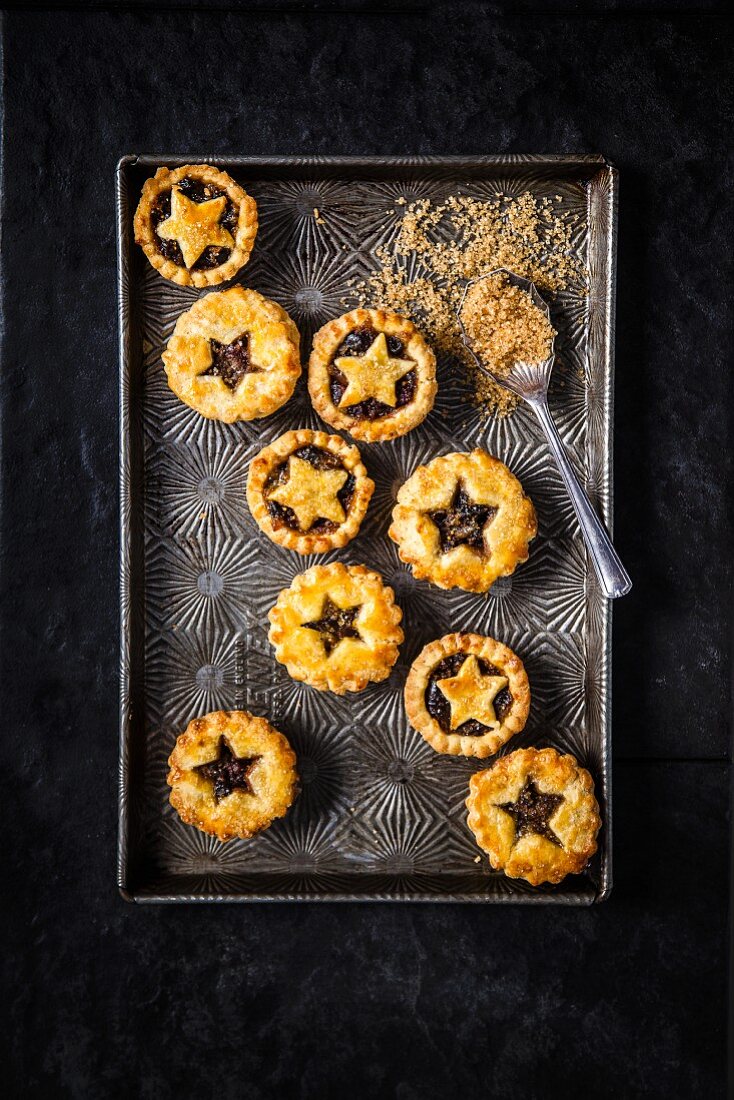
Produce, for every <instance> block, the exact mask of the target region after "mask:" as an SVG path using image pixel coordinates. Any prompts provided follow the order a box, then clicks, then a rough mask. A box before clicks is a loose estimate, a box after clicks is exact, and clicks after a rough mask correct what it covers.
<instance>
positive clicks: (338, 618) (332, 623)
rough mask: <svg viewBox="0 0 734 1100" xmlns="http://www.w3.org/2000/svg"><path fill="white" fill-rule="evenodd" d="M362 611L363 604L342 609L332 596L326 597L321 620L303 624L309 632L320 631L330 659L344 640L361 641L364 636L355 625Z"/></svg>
mask: <svg viewBox="0 0 734 1100" xmlns="http://www.w3.org/2000/svg"><path fill="white" fill-rule="evenodd" d="M361 610H362V605H361V604H357V606H356V607H346V608H341V607H338V606H337V604H335V603H334V601H333V600H332V598H331V596H325V597H324V602H323V604H322V605H321V618H320V619H315V620H314V621H313V622H311V623H302V626H303V627H304V628H305V629H307V630H318V632H319V634H320V635H321V641H322V642H323V643H324V649H325V650H326V656H327V657H328V656H330V654H331V652H332V650H334V649H336V647H337V646H338V645H339V642H341V641H342V640H343V639H344V638H358V639H360V640H361V638H362V635H361V634H360V633H359V630H357V628H356V626H355V625H354V623H355V621H356V619H357V616H358V615H359V613H360V611H361Z"/></svg>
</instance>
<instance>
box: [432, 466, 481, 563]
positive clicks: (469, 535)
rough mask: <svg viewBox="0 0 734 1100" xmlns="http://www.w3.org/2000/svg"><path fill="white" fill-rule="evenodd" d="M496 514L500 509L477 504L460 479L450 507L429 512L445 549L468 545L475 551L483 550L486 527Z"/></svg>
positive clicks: (442, 547) (445, 551)
mask: <svg viewBox="0 0 734 1100" xmlns="http://www.w3.org/2000/svg"><path fill="white" fill-rule="evenodd" d="M496 515H497V509H496V508H492V507H490V505H488V504H475V503H474V501H473V500H472V499H471V497H470V496H469V494H468V493H467V491H466V489H465V488H464V486H463V485H462V484H461V482H459V483H458V484H457V486H456V490H455V492H454V495H453V497H452V499H451V503H450V505H449V506H448V508H441V509H439V510H438V511H435V512H428V516H429V518H430V519H431V520H433V522H434V523H435V524H436V527H438V533H439V538H440V541H441V550H442V552H443V553H444V554H445V553H448V551H449V550H454V549H456V547H457V546H468V547H470V549H472V550H478V551H479V552H480V553H482V552H483V551H484V528H485V527H486V526H487V524H488V523H489V522H491V521H492V520H493V519H494V517H495V516H496Z"/></svg>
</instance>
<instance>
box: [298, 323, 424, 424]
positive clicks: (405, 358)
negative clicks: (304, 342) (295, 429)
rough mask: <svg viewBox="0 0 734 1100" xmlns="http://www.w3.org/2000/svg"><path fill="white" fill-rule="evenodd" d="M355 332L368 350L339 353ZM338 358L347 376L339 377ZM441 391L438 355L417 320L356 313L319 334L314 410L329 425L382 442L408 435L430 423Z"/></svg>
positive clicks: (311, 375) (313, 366)
mask: <svg viewBox="0 0 734 1100" xmlns="http://www.w3.org/2000/svg"><path fill="white" fill-rule="evenodd" d="M355 333H356V336H355V335H352V336H351V339H352V340H355V339H356V340H357V343H358V344H359V342H360V340H361V343H362V344H363V345H364V346H363V347H360V346H357V347H355V349H354V350H352V351H349V352H348V353H347V354H344V355H337V352H339V349H340V348H341V345H342V344H343V343H344V341H345V340H346V339H347V337H350V334H355ZM388 338H389V340H388ZM395 341H399V346H398V350H397V351H396V352H393V351H392V350H391V347H390V345H393V344H394V342H395ZM336 359H339V360H340V363H341V367H343V368H344V371H346V370H349V374H348V375H347V374H345V373H344V372H342V373H341V374H337V378H336V379H335V377H334V373H335V371H338V370H339V369H340V368H338V367H337V366H336V362H335V360H336ZM347 364H351V366H347ZM400 364H402V365H400ZM409 364H410V365H409ZM403 379H404V380H405V381H404V382H403V381H402V380H403ZM335 387H336V388H335ZM436 389H437V385H436V357H435V355H434V354H433V352H432V351H431V349H430V348H429V346H428V344H427V343H426V342H425V340H424V339H423V337H422V336H421V334H420V333H419V332H418V330H417V328H416V327H415V325H414V324H413V322H412V321H409V320H408V319H407V318H405V317H401V316H399V314H397V313H390V312H388V311H386V310H384V309H354V310H352V311H351V313H345V314H344V315H343V316H341V317H337V318H336V319H335V320H333V321H329V323H328V324H326V325H324V326H323V328H321V329H319V331H318V332H317V333H316V335H315V336H314V341H313V350H312V352H311V358H310V360H309V365H308V390H309V393H310V394H311V401H312V403H313V407H314V408H315V409H316V412H317V413H318V414H319V416H321V417H322V418H323V419H324V420H325V421H326V423H327V424H331V426H332V427H333V428H338V429H340V430H344V431H348V432H349V433H350V434H351V435H352V436H354V438H355V439H361V440H364V441H365V442H367V443H379V442H381V441H382V440H385V439H395V438H396V437H397V436H399V435H405V433H406V432H409V431H410V430H411V428H415V427H416V425H417V424H420V423H421V421H423V420H425V418H426V416H427V415H428V413H429V412H430V411H431V409H432V408H433V402H434V399H435V396H436ZM350 393H351V394H352V395H353V398H354V400H353V401H350V398H349V395H350ZM370 402H371V404H370ZM372 417H374V418H372Z"/></svg>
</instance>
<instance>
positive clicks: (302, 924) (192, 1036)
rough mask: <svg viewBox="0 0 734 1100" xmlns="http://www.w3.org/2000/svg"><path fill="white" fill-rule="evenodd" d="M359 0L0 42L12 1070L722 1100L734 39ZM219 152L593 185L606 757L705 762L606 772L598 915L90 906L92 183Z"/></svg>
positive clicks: (688, 24) (106, 281)
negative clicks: (488, 165) (426, 164)
mask: <svg viewBox="0 0 734 1100" xmlns="http://www.w3.org/2000/svg"><path fill="white" fill-rule="evenodd" d="M258 6H259V7H261V8H262V5H258ZM272 6H273V7H275V6H276V5H272ZM330 6H331V7H333V6H334V5H330ZM308 7H309V8H310V9H313V8H314V5H308ZM359 7H361V8H364V9H365V13H364V14H362V15H351V16H349V17H346V16H344V15H340V14H338V13H336V12H332V13H327V14H324V13H320V12H318V11H314V10H309V11H304V12H300V13H299V12H289V13H278V12H277V11H270V12H262V13H261V14H252V13H250V14H248V13H246V12H245V11H239V12H237V13H235V14H227V13H226V12H224V11H221V10H217V9H216V8H211V9H209V10H206V11H200V12H193V11H190V12H181V11H179V12H166V13H164V14H156V13H151V12H145V11H140V10H138V11H136V12H132V13H131V12H128V13H124V14H114V13H109V12H108V13H104V12H95V13H79V12H76V13H74V14H73V15H64V14H63V13H56V14H49V13H41V12H39V13H33V14H22V13H19V12H16V13H12V12H11V13H10V14H8V15H6V17H5V22H4V58H5V79H4V92H5V138H4V147H3V148H4V174H3V188H4V195H3V215H4V219H3V220H4V228H3V234H4V236H3V276H4V282H5V288H4V296H3V307H4V320H5V342H4V355H3V377H2V386H3V393H2V419H3V424H2V428H3V443H2V446H3V496H2V506H3V527H2V584H3V617H4V624H3V625H4V630H3V639H2V640H3V653H2V658H3V663H2V669H1V670H0V671H1V676H2V679H1V682H2V690H3V695H4V698H3V702H4V714H5V715H6V726H5V731H4V735H3V738H2V741H1V742H0V743H1V744H2V754H3V790H4V799H3V807H4V809H5V811H6V813H5V818H6V825H5V839H6V844H5V846H4V852H3V857H4V861H5V862H6V863H7V864H8V867H9V874H10V878H9V880H8V881H9V882H10V884H11V890H10V891H9V893H10V896H11V898H12V900H13V905H12V914H13V915H12V919H11V921H10V922H9V924H8V932H9V939H8V940H7V941H6V944H5V951H4V961H3V966H4V968H5V971H6V975H5V977H6V982H7V987H6V988H7V990H8V991H9V992H6V993H5V1000H6V1004H8V1005H9V1006H10V1007H11V1014H10V1024H9V1026H8V1027H6V1029H5V1031H4V1045H7V1046H8V1047H9V1048H10V1049H9V1051H8V1055H7V1057H9V1061H6V1060H4V1073H3V1076H4V1077H7V1074H8V1072H9V1073H10V1077H11V1082H12V1084H13V1086H14V1091H13V1094H14V1095H48V1094H49V1093H50V1092H53V1093H54V1094H55V1095H63V1096H66V1095H68V1096H74V1097H76V1096H79V1097H89V1096H108V1095H110V1096H113V1095H120V1094H121V1092H123V1093H124V1091H125V1088H124V1085H125V1082H127V1083H128V1086H129V1087H131V1088H132V1092H133V1093H134V1094H140V1095H142V1096H153V1095H155V1096H158V1097H165V1096H168V1095H174V1093H176V1094H178V1095H193V1094H195V1093H196V1092H197V1089H199V1090H200V1093H199V1094H203V1095H213V1094H214V1093H218V1094H220V1095H225V1096H229V1095H231V1096H248V1097H249V1096H252V1097H270V1096H287V1095H295V1096H304V1097H312V1096H319V1097H321V1096H341V1095H344V1094H345V1093H346V1094H349V1095H355V1096H362V1095H364V1096H368V1095H370V1096H371V1095H386V1096H390V1095H396V1096H400V1097H401V1098H406V1100H408V1098H411V1100H412V1098H413V1097H415V1098H418V1097H420V1098H423V1097H431V1096H434V1095H435V1096H439V1095H441V1096H452V1097H453V1096H466V1097H474V1096H477V1097H478V1096H485V1095H496V1096H505V1095H510V1094H511V1093H512V1092H513V1091H514V1094H515V1095H521V1096H528V1097H532V1096H548V1095H555V1094H557V1093H558V1092H559V1091H560V1089H561V1086H562V1085H563V1086H565V1087H566V1093H567V1094H568V1095H578V1094H579V1093H580V1092H582V1091H583V1090H584V1089H585V1088H587V1087H591V1088H593V1091H594V1092H595V1093H596V1094H598V1095H609V1096H618V1095H635V1096H637V1095H640V1096H642V1095H645V1096H670V1095H673V1096H676V1097H678V1096H681V1097H688V1096H692V1097H697V1096H707V1097H709V1096H719V1095H721V1096H723V1095H724V1083H723V1082H724V1077H723V1063H724V1032H723V1028H724V1024H723V1008H724V987H725V981H724V978H725V973H724V969H725V961H724V959H725V951H724V930H725V924H726V903H727V890H726V872H727V836H726V830H725V823H724V818H725V812H726V801H727V790H728V772H727V766H726V765H725V764H723V763H717V761H721V760H724V759H727V758H728V755H729V741H728V723H729V708H730V698H729V658H730V653H729V644H730V627H729V618H730V591H729V586H730V565H729V548H730V543H731V534H732V532H731V521H730V517H729V515H728V514H727V503H728V501H727V497H726V487H727V481H728V480H729V478H730V474H731V460H730V457H729V455H728V448H729V446H730V441H731V440H730V436H731V432H730V424H731V415H730V414H731V408H732V401H731V382H730V377H731V373H730V365H729V356H730V348H731V338H732V324H731V319H732V315H731V304H730V302H729V301H728V286H727V280H729V281H730V278H731V261H730V252H731V250H730V248H729V247H728V246H726V247H722V245H723V244H724V242H725V241H726V239H727V234H728V233H729V230H730V226H731V199H730V190H731V184H732V179H731V175H732V173H731V160H730V159H728V158H727V152H726V146H727V140H728V135H729V134H730V132H731V124H732V110H731V81H730V76H729V70H728V62H729V58H730V54H731V33H730V26H729V24H728V23H727V21H726V20H725V19H724V18H723V17H722V16H720V15H717V14H716V12H717V11H718V12H721V11H722V10H723V7H722V6H717V5H715V4H708V3H707V4H698V5H697V4H691V5H686V4H680V3H676V4H670V5H667V7H666V8H665V9H664V10H661V5H659V4H654V5H649V6H647V5H645V4H644V3H634V4H630V5H627V6H626V7H623V6H622V5H618V4H603V3H595V4H593V5H592V6H591V7H590V8H589V9H588V11H587V12H586V13H584V12H582V11H581V10H580V8H579V5H577V4H569V5H567V6H566V10H565V11H564V10H563V6H562V5H560V4H556V3H554V4H552V5H550V6H549V7H548V8H547V9H545V11H544V12H543V11H541V10H538V11H536V13H535V14H528V11H529V8H530V7H531V5H528V4H526V3H523V4H522V5H521V6H520V7H511V6H509V5H503V4H495V5H490V6H488V7H487V8H486V9H483V8H482V7H481V6H479V5H454V6H453V7H446V6H441V5H437V6H435V7H428V6H427V7H426V10H424V11H419V10H418V9H417V8H416V6H415V5H406V7H408V8H411V9H412V10H410V11H408V12H406V13H404V14H399V15H395V16H393V17H392V18H391V17H389V16H387V15H386V14H384V13H383V14H374V13H370V12H368V11H367V7H368V6H367V5H364V4H361V5H359ZM537 7H538V9H540V8H541V6H540V5H538V6H537ZM651 9H657V11H656V12H654V13H652V14H651ZM702 12H703V13H704V14H701V13H702ZM711 13H713V14H711ZM355 43H356V44H357V45H358V49H357V48H356V46H355ZM216 149H221V150H222V151H223V152H229V153H261V154H266V153H319V152H322V153H334V152H342V153H404V152H416V153H446V152H452V153H478V152H525V151H531V152H585V151H589V152H597V151H601V152H603V153H605V154H606V155H607V156H608V157H609V158H610V159H611V160H612V161H614V162H615V163H616V164H617V165H618V167H619V168H620V170H621V172H622V202H621V218H620V230H621V240H620V258H619V259H620V263H619V303H618V305H619V308H618V343H617V364H618V371H617V377H618V383H617V391H616V392H617V421H616V423H617V428H616V433H615V440H616V499H617V520H616V534H617V543H618V546H619V548H620V551H621V553H622V555H623V557H624V559H625V562H626V564H627V565H628V567H629V569H630V572H631V573H632V576H633V579H634V581H635V589H634V591H633V593H632V595H631V596H630V597H628V598H627V599H626V600H624V601H622V602H620V604H619V605H618V607H617V608H616V609H615V645H614V660H615V669H614V692H615V695H614V698H615V708H614V739H615V751H616V754H617V756H618V757H621V758H626V759H628V760H629V759H631V758H634V759H635V760H638V761H639V759H640V758H644V757H649V758H665V757H675V758H690V759H691V761H692V760H693V758H707V760H708V762H701V763H693V762H689V763H683V762H682V763H676V764H664V763H655V764H653V763H649V764H645V763H641V762H638V763H632V762H631V763H625V764H621V765H620V766H619V767H618V768H617V772H616V775H615V783H616V787H615V818H616V822H617V825H616V830H617V832H616V837H615V867H616V880H617V887H616V889H615V893H614V895H613V898H612V900H611V901H610V902H609V903H608V904H607V905H605V906H602V907H600V908H599V909H596V910H594V911H588V912H586V911H569V912H558V911H554V912H552V913H545V912H532V913H529V912H527V911H520V910H503V911H501V912H500V911H496V910H495V911H492V912H484V911H477V910H469V909H455V908H427V909H421V910H415V909H411V910H406V909H401V908H398V907H386V908H366V907H356V906H355V907H344V908H338V909H335V908H330V907H316V908H303V907H301V908H296V907H287V906H286V907H283V908H275V909H273V908H268V909H215V908H211V907H208V908H203V909H199V910H196V911H194V910H187V909H136V908H133V907H130V906H125V905H124V904H123V903H122V902H121V901H120V900H119V898H118V897H117V895H116V893H115V892H114V889H113V886H112V883H113V877H114V841H115V779H116V775H115V762H116V743H115V738H116V702H117V700H116V688H117V684H116V647H117V638H116V629H117V609H116V600H117V589H116V585H117V578H116V568H117V541H116V512H117V502H116V455H117V441H116V414H117V398H116V369H117V367H116V346H115V340H116V332H115V309H114V289H115V288H114V278H115V271H114V236H113V187H112V180H113V168H114V164H115V162H116V161H117V159H118V157H119V156H120V154H122V153H124V152H131V151H142V150H144V151H158V150H168V151H172V152H195V151H197V150H207V151H213V150H216ZM18 902H21V903H20V904H18ZM214 1052H218V1053H217V1056H218V1057H219V1059H220V1062H221V1064H220V1066H219V1067H218V1069H217V1071H216V1072H214V1073H212V1071H211V1068H210V1067H209V1065H208V1063H209V1062H210V1061H211V1059H212V1057H213V1056H214ZM131 1082H132V1085H131Z"/></svg>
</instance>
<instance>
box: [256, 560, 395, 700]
mask: <svg viewBox="0 0 734 1100" xmlns="http://www.w3.org/2000/svg"><path fill="white" fill-rule="evenodd" d="M268 617H269V619H270V622H271V627H270V633H269V635H268V637H269V638H270V642H271V644H272V645H273V646H274V647H275V657H276V660H278V661H280V663H281V664H283V665H285V667H286V668H287V669H288V672H289V674H290V675H291V676H292V677H293V679H294V680H302V681H304V682H305V683H307V684H310V685H311V687H314V688H316V689H317V690H318V691H333V692H334V693H335V694H336V695H343V694H344V693H345V692H347V691H362V690H363V689H364V688H366V687H367V684H369V683H370V682H372V683H376V682H377V681H380V680H386V679H387V677H388V676H389V675H390V670H391V669H392V667H393V665H394V664H395V661H396V660H397V657H398V646H399V645H400V643H401V642H402V640H403V632H402V630H401V629H400V626H399V625H398V624H399V623H400V620H401V619H402V617H403V613H402V611H401V610H400V608H399V607H398V606H397V605H396V604H395V597H394V593H393V590H392V589H391V588H389V587H388V586H387V585H386V584H384V583H383V580H382V577H380V575H379V574H378V573H373V572H372V571H371V570H369V569H367V568H365V566H364V565H343V564H342V563H341V562H333V563H332V564H330V565H314V566H313V567H312V568H311V569H307V570H306V572H305V573H299V574H298V576H297V577H294V579H293V582H292V584H291V586H290V588H285V589H283V591H282V592H281V593H280V595H279V596H278V602H277V603H276V605H275V607H273V608H272V609H271V611H270V614H269V616H268ZM307 624H311V625H310V626H309V625H307Z"/></svg>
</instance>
